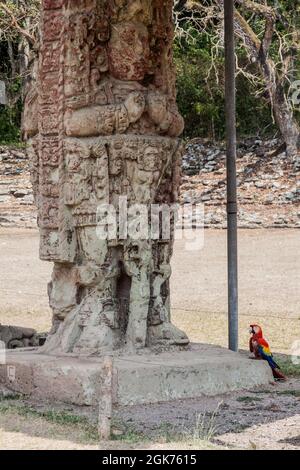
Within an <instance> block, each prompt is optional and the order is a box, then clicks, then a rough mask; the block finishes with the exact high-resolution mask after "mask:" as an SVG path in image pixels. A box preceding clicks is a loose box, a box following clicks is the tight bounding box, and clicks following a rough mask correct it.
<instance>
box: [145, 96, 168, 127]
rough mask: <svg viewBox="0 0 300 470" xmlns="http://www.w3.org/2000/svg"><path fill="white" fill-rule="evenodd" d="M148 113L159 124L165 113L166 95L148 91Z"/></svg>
mask: <svg viewBox="0 0 300 470" xmlns="http://www.w3.org/2000/svg"><path fill="white" fill-rule="evenodd" d="M147 104H148V114H149V116H150V117H151V119H152V120H153V122H155V124H161V123H162V122H163V121H164V119H165V117H166V113H167V97H166V96H165V95H162V94H161V93H157V92H150V93H149V94H148V99H147Z"/></svg>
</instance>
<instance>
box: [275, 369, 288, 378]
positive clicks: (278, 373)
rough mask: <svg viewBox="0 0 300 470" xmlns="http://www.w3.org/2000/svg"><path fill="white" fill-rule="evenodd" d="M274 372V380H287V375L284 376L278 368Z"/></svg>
mask: <svg viewBox="0 0 300 470" xmlns="http://www.w3.org/2000/svg"><path fill="white" fill-rule="evenodd" d="M272 372H273V377H274V379H277V380H286V377H285V375H283V373H282V372H280V370H278V369H277V368H276V369H272Z"/></svg>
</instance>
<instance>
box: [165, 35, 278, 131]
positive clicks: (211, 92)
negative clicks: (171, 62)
mask: <svg viewBox="0 0 300 470" xmlns="http://www.w3.org/2000/svg"><path fill="white" fill-rule="evenodd" d="M174 52H175V64H176V69H177V90H178V95H177V101H178V105H179V109H180V112H181V113H182V115H183V117H184V119H185V133H184V137H186V138H194V137H210V138H214V139H223V138H224V136H225V110H224V104H225V98H224V57H223V56H219V57H217V58H214V67H215V69H212V66H211V64H212V57H211V44H210V43H209V40H208V39H207V35H206V33H202V34H198V36H196V38H195V41H194V42H193V44H190V43H189V44H187V43H186V42H185V41H184V40H181V41H179V40H178V39H177V40H176V42H175V47H174ZM238 52H239V54H240V56H241V59H243V51H241V50H240V51H238ZM256 91H257V90H256V88H255V86H254V85H252V84H251V83H250V82H249V81H248V80H247V79H246V78H245V77H244V76H241V75H239V76H238V78H237V130H238V134H239V136H240V137H244V136H251V135H258V134H259V135H269V134H271V133H274V131H275V127H274V125H273V124H272V118H271V109H270V105H269V103H268V101H267V100H266V99H264V97H262V96H259V97H256V96H255V92H256Z"/></svg>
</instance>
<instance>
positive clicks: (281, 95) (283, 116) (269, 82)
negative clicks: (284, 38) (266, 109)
mask: <svg viewBox="0 0 300 470" xmlns="http://www.w3.org/2000/svg"><path fill="white" fill-rule="evenodd" d="M235 25H236V31H237V33H238V35H239V36H240V37H241V38H242V39H243V42H244V45H245V47H246V49H247V52H248V54H249V55H250V56H251V57H253V58H255V60H256V61H257V63H258V66H259V69H260V72H261V74H262V76H263V78H264V80H265V83H266V86H267V91H268V94H269V99H270V103H271V107H272V112H273V116H274V120H275V122H276V125H277V127H278V128H279V130H280V133H281V135H282V137H283V139H284V141H285V144H286V150H287V154H288V155H294V154H296V153H297V152H298V151H299V135H300V128H299V125H298V123H297V121H296V119H295V117H294V115H293V110H292V109H291V107H290V105H289V103H288V100H287V97H286V95H285V91H284V87H283V85H282V81H281V79H280V78H279V77H278V74H277V72H276V66H275V63H274V62H273V60H272V59H270V58H269V57H268V54H267V49H268V46H267V45H266V43H268V45H269V44H270V37H267V38H265V40H264V41H263V42H261V41H260V40H259V39H258V37H257V36H256V34H255V33H254V32H253V30H252V28H251V27H250V26H249V24H248V23H247V21H246V20H245V19H244V18H243V17H242V15H241V14H240V13H239V12H238V11H235ZM267 27H268V25H267V26H266V28H267ZM270 35H271V33H270V31H269V32H268V36H270Z"/></svg>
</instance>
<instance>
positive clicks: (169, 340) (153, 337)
mask: <svg viewBox="0 0 300 470" xmlns="http://www.w3.org/2000/svg"><path fill="white" fill-rule="evenodd" d="M187 344H189V339H188V337H187V335H186V334H185V333H184V332H183V331H181V330H179V329H178V328H176V326H174V325H172V323H167V322H164V323H161V324H160V325H153V326H150V327H149V328H148V345H149V346H158V345H160V346H164V345H170V346H176V345H177V346H185V345H187Z"/></svg>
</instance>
